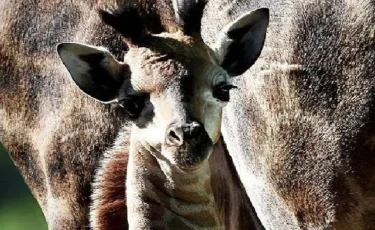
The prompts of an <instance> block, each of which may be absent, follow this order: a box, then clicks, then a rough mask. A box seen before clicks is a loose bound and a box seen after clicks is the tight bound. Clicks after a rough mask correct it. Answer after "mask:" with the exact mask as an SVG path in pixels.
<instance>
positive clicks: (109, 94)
mask: <svg viewBox="0 0 375 230" xmlns="http://www.w3.org/2000/svg"><path fill="white" fill-rule="evenodd" d="M57 52H58V54H59V56H60V58H61V60H62V62H63V63H64V65H65V67H66V68H67V69H68V71H69V73H70V75H71V77H72V79H73V81H74V82H75V83H76V85H77V86H78V87H79V88H80V89H81V90H82V91H83V92H84V93H86V94H87V95H89V96H91V97H93V98H95V99H96V100H98V101H100V102H103V103H109V102H112V101H114V100H116V99H117V97H118V93H119V90H120V87H121V86H122V84H123V83H124V80H126V79H128V78H130V71H129V68H128V65H126V64H124V63H120V62H118V61H117V60H116V59H115V58H114V57H113V55H112V54H111V53H110V52H109V51H108V50H106V49H105V48H102V47H95V46H89V45H84V44H79V43H62V44H59V45H58V46H57Z"/></svg>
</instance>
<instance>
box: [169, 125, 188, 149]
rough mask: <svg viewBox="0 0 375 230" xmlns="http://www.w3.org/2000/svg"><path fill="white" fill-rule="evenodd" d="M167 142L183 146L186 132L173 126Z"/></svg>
mask: <svg viewBox="0 0 375 230" xmlns="http://www.w3.org/2000/svg"><path fill="white" fill-rule="evenodd" d="M166 143H167V144H168V145H171V146H181V145H182V144H183V143H184V133H183V131H182V129H181V128H178V127H171V128H170V129H169V130H168V132H167V137H166Z"/></svg>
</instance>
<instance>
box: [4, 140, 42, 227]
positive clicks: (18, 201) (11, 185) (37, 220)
mask: <svg viewBox="0 0 375 230" xmlns="http://www.w3.org/2000/svg"><path fill="white" fill-rule="evenodd" d="M0 229H1V230H46V229H47V224H46V222H45V219H44V216H43V213H42V211H41V209H40V208H39V206H38V204H37V202H36V200H35V199H34V197H33V195H32V194H31V192H30V190H29V188H28V187H27V186H26V184H25V182H24V181H23V178H22V177H21V175H20V173H19V172H18V170H17V169H16V167H15V166H14V164H13V162H12V160H11V159H10V158H9V156H8V153H7V152H6V150H5V149H4V147H3V146H2V145H1V143H0Z"/></svg>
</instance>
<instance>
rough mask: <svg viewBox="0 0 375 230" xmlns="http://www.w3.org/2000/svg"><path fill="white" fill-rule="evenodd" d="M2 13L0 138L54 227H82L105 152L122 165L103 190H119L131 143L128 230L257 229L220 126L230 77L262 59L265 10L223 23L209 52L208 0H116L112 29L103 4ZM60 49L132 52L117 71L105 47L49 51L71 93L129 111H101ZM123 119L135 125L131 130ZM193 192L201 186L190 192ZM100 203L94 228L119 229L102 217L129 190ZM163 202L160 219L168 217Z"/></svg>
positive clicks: (7, 7) (22, 6) (11, 6)
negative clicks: (204, 28) (184, 229)
mask: <svg viewBox="0 0 375 230" xmlns="http://www.w3.org/2000/svg"><path fill="white" fill-rule="evenodd" d="M134 3H137V4H136V7H134ZM3 4H4V5H3V8H2V11H1V18H2V19H3V20H4V21H5V22H6V23H5V24H3V27H2V29H1V43H2V47H1V50H0V51H1V55H2V57H3V62H2V65H1V82H0V83H1V84H0V87H1V91H0V96H1V104H0V106H1V107H0V115H1V123H0V131H1V132H0V135H1V140H2V141H3V143H4V145H5V146H6V147H7V149H8V150H9V152H10V154H11V156H12V159H13V160H14V162H15V164H16V165H17V166H18V167H19V169H20V171H21V173H22V174H23V176H24V178H25V180H26V182H27V183H28V185H29V186H30V188H31V189H32V192H33V193H34V195H35V197H36V198H37V200H38V202H39V204H40V205H41V207H42V210H43V212H44V214H45V216H46V219H47V222H48V226H49V228H50V229H84V228H86V227H87V226H88V223H87V222H88V205H89V203H90V200H89V195H90V194H91V183H92V179H93V177H92V175H93V172H94V170H95V169H97V168H98V159H99V158H100V157H101V156H102V154H103V153H104V152H105V151H107V157H108V158H111V157H114V158H116V157H118V156H120V158H121V160H120V161H118V162H117V165H112V166H114V167H110V168H109V170H110V173H111V174H110V175H109V177H108V180H103V181H102V182H103V183H104V185H107V184H108V183H111V182H112V180H115V186H119V187H120V188H123V187H124V185H123V183H124V181H125V172H126V165H127V164H126V160H127V154H128V152H127V150H128V149H129V147H128V146H127V145H126V144H127V142H129V139H131V141H130V155H129V159H130V162H131V165H130V166H131V167H129V169H128V175H131V176H129V177H128V178H129V180H128V182H127V183H128V188H127V192H128V196H131V199H128V202H127V203H128V204H130V206H129V207H130V208H131V209H130V210H129V213H131V214H135V215H134V216H133V215H130V216H129V222H130V227H132V228H148V227H149V228H153V227H155V226H156V225H158V226H160V222H159V223H158V221H160V220H161V221H162V222H161V223H162V224H163V221H164V223H165V224H166V227H171V226H174V227H177V226H180V227H181V226H188V227H191V228H196V227H197V226H200V227H208V226H211V227H213V228H219V227H220V226H221V223H220V222H222V223H223V224H224V225H225V226H226V227H227V228H232V229H238V228H249V227H252V226H253V223H252V217H254V216H251V211H252V210H251V205H250V204H249V201H248V199H247V196H246V195H245V194H244V192H243V190H242V187H241V184H240V183H239V181H238V179H237V178H236V176H237V175H236V172H235V170H234V167H233V166H232V164H231V160H230V158H229V157H228V155H226V152H225V151H223V148H224V144H223V143H222V141H221V139H220V123H221V110H222V107H223V106H224V105H225V104H226V102H228V100H229V90H230V89H231V88H232V86H231V85H230V83H229V76H237V75H240V74H241V73H243V72H244V71H246V70H247V69H248V68H249V67H250V66H251V65H252V64H253V63H254V62H255V60H256V59H257V58H258V56H259V54H260V51H261V50H262V47H263V42H264V38H265V32H266V28H267V25H268V11H267V10H265V9H262V10H258V11H254V12H252V13H248V14H245V15H243V16H241V17H240V18H238V19H237V20H235V21H234V22H233V23H231V24H229V25H228V26H227V27H226V28H224V30H223V32H222V33H221V34H220V37H219V40H218V43H217V46H215V48H214V49H210V48H209V47H208V46H207V45H205V43H204V42H203V40H202V39H201V37H200V21H201V17H202V13H203V9H204V8H203V7H204V5H205V4H203V1H197V2H195V1H176V2H175V3H174V7H175V11H173V10H172V9H171V8H172V4H171V2H169V1H166V2H163V1H155V2H154V1H127V2H126V3H123V2H122V1H118V3H117V4H118V5H120V7H122V11H117V12H114V13H109V12H105V11H102V13H101V15H102V19H103V21H104V22H105V23H106V24H108V25H110V26H112V27H113V28H114V29H115V30H116V31H114V30H111V29H109V28H108V27H107V26H106V25H104V24H103V23H102V21H101V20H100V19H99V18H98V16H97V8H99V6H100V5H101V4H100V3H99V2H90V3H89V2H82V1H79V2H78V1H77V2H75V1H72V2H69V3H62V2H51V1H48V2H45V1H38V2H36V4H35V5H29V4H26V3H17V2H11V1H10V2H5V3H3ZM175 14H176V15H175ZM129 22H130V23H129ZM149 32H151V33H154V34H158V35H151V33H149ZM66 40H70V41H71V40H78V41H81V42H87V43H90V44H98V43H99V44H100V43H104V45H106V46H107V47H108V48H109V49H112V51H113V52H114V53H116V54H117V56H118V57H119V59H120V58H121V55H122V54H123V53H125V51H126V50H127V47H128V46H129V47H130V50H129V52H128V53H127V54H126V58H125V61H124V62H120V61H117V60H116V58H115V57H114V56H113V55H112V54H110V52H109V51H108V50H107V49H105V48H100V47H94V46H89V45H83V44H79V43H65V44H61V45H59V46H58V53H59V55H60V57H61V59H62V60H63V63H64V64H65V66H66V67H67V68H68V70H69V72H70V74H71V76H72V78H73V82H74V83H76V84H77V85H78V88H79V89H81V90H82V91H83V92H84V93H86V94H87V95H89V96H90V97H93V98H95V99H96V100H97V101H100V102H104V103H106V104H109V103H112V104H115V105H116V104H118V105H119V106H122V107H124V110H122V109H119V108H115V109H114V110H117V112H118V113H114V112H112V111H111V109H110V107H111V106H110V105H107V106H103V105H101V104H99V103H98V102H95V101H94V100H93V99H92V98H90V97H87V96H85V95H84V94H83V93H82V92H81V91H80V90H79V89H78V88H77V87H74V86H73V84H72V82H71V81H70V80H69V79H68V78H67V74H66V72H65V71H64V69H63V68H62V66H61V63H60V62H58V60H57V59H56V56H55V53H54V49H53V47H54V46H55V44H56V43H58V42H60V41H66ZM243 47H246V49H244V51H243V52H242V56H238V54H237V53H236V52H238V51H240V50H242V49H241V48H243ZM120 60H122V58H121V59H120ZM123 113H125V114H126V115H124V114H123ZM129 120H130V121H132V123H134V125H133V128H132V130H133V131H132V134H131V135H129V133H128V132H127V127H128V126H129V124H128V121H129ZM124 143H125V145H124ZM213 144H215V147H214V153H213V154H212V155H213V158H212V159H211V160H210V165H208V162H207V158H208V157H209V156H210V154H211V152H212V149H213ZM150 153H151V154H150ZM119 154H120V155H119ZM112 159H113V158H112ZM109 162H113V161H109ZM106 166H107V165H106V163H105V162H104V163H103V164H102V169H103V168H104V172H103V174H101V173H102V171H99V173H98V177H97V181H96V182H97V186H96V191H98V192H97V193H95V194H94V198H95V201H98V200H99V204H102V203H100V201H101V200H100V199H101V198H102V197H100V192H101V190H100V186H101V185H102V184H101V183H100V182H101V179H103V177H104V179H106V176H108V174H106V172H107V171H106V169H107V168H106ZM119 166H120V167H121V168H118V167H119ZM155 168H156V169H155ZM111 170H112V171H111ZM149 172H152V173H149ZM211 174H212V175H211ZM207 175H208V177H206V176H207ZM210 176H211V181H212V183H210ZM116 179H119V180H116ZM207 182H208V184H207ZM155 183H156V184H155ZM188 183H190V184H192V185H194V184H195V185H196V186H195V187H188V188H187V189H186V188H185V187H186V186H185V187H184V185H185V184H188ZM211 186H212V187H211ZM202 188H203V189H204V190H203V191H202ZM104 189H107V190H108V187H106V186H105V187H104ZM151 189H152V191H153V192H155V193H151V192H150V190H151ZM155 189H156V190H155ZM158 189H160V191H159V193H158V192H156V191H157V190H158ZM118 191H120V190H116V192H118ZM110 192H111V191H110ZM123 192H124V189H123V190H121V191H120V193H123ZM194 192H195V193H196V194H193V193H194ZM98 194H99V195H98ZM110 195H111V194H110ZM114 195H118V194H114ZM207 195H208V196H207ZM207 197H208V198H207ZM213 197H214V198H215V201H213ZM109 198H110V199H113V200H110V201H109V202H106V203H103V204H102V205H99V206H95V205H96V204H95V203H94V205H93V207H94V208H93V211H92V215H93V227H95V228H96V227H97V228H100V229H103V228H106V227H108V228H110V229H114V228H115V226H114V225H115V224H116V223H113V222H108V221H112V220H113V216H111V214H112V213H114V214H115V215H117V213H119V212H118V211H119V209H120V210H124V209H125V205H124V202H125V201H124V194H120V198H119V199H118V197H117V196H112V197H111V196H110V197H109ZM97 199H98V200H97ZM107 201H108V200H107ZM176 202H177V203H176ZM118 204H120V205H118ZM202 204H204V205H202ZM106 205H107V206H106ZM108 205H109V206H110V207H109V208H108ZM111 205H112V206H111ZM116 205H117V206H116ZM211 206H212V207H211ZM95 207H97V208H95ZM150 207H152V208H150ZM160 207H163V208H164V209H166V210H167V211H166V212H165V215H164V216H161V214H163V213H161V211H162V210H163V209H161V208H160ZM207 207H210V209H207ZM148 208H150V210H149V209H148ZM215 209H218V211H219V213H216V210H215ZM98 213H99V214H98ZM218 214H220V217H219V216H217V215H218ZM96 215H97V216H98V218H97V219H96ZM105 215H109V219H108V218H106V216H105ZM101 216H104V218H103V219H100V217H101ZM120 217H121V216H120ZM125 217H126V216H125ZM180 217H182V218H180ZM111 218H112V219H111ZM219 219H221V220H222V221H219ZM106 221H107V222H106ZM121 221H122V223H121V224H122V225H121V226H117V227H120V228H122V227H126V225H127V221H126V218H123V219H121V220H120V222H121ZM103 223H104V224H103ZM155 224H156V225H155Z"/></svg>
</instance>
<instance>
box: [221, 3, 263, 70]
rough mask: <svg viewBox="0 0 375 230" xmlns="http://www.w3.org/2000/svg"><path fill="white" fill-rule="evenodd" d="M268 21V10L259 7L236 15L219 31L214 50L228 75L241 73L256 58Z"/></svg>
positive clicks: (261, 47)
mask: <svg viewBox="0 0 375 230" xmlns="http://www.w3.org/2000/svg"><path fill="white" fill-rule="evenodd" d="M268 22H269V10H268V9H267V8H260V9H257V10H255V11H252V12H248V13H246V14H244V15H242V16H240V17H238V18H237V19H236V20H235V21H234V22H232V23H231V24H229V25H227V26H226V27H225V28H224V29H223V30H222V31H221V32H220V34H219V36H218V38H217V40H216V43H215V46H214V51H215V53H216V56H217V58H218V60H219V63H220V65H221V66H222V67H223V68H224V69H225V70H226V71H227V72H228V74H229V75H230V76H232V77H234V76H238V75H241V74H243V73H244V72H245V71H246V70H248V69H249V68H250V67H251V66H252V65H253V64H254V63H255V61H256V60H257V59H258V57H259V55H260V53H261V51H262V49H263V45H264V41H265V39H266V31H267V27H268Z"/></svg>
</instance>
